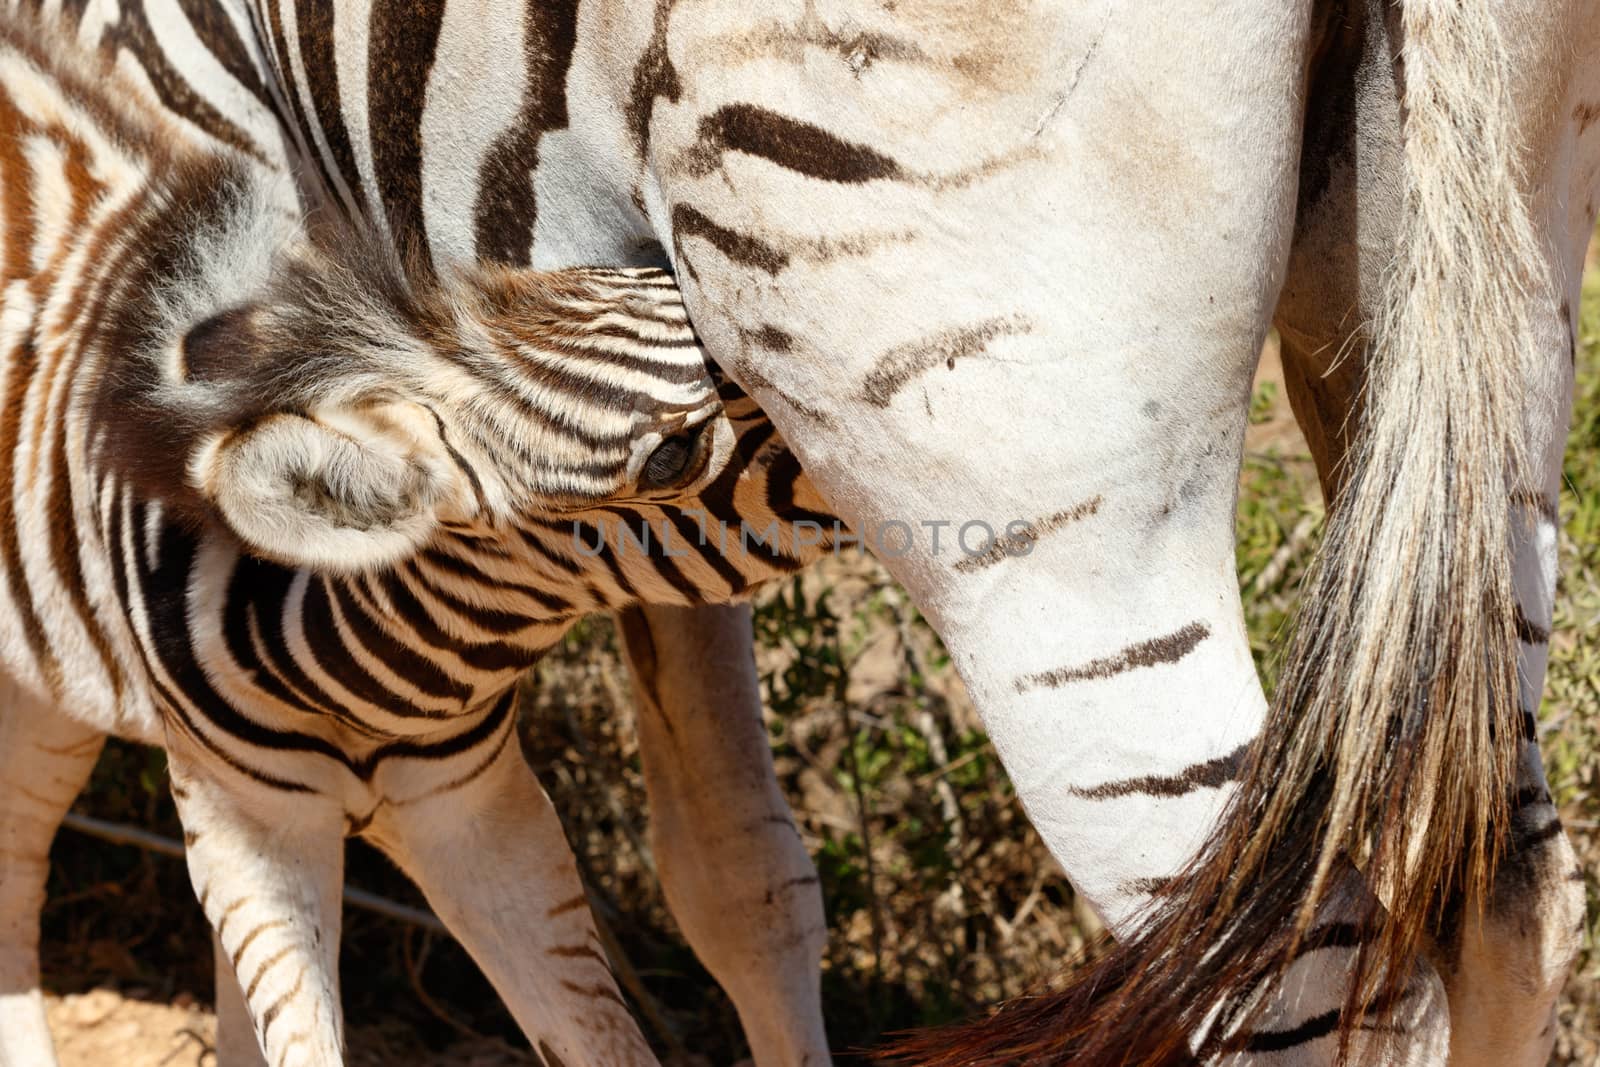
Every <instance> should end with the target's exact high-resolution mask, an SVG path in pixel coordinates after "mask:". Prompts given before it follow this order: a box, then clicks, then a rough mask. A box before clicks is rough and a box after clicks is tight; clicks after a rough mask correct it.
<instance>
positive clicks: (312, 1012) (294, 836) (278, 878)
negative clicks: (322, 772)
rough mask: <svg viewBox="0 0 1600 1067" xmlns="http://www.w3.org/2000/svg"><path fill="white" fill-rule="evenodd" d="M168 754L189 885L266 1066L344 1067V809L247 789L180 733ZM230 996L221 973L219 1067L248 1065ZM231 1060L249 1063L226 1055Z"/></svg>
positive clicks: (314, 797)
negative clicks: (341, 993) (341, 955)
mask: <svg viewBox="0 0 1600 1067" xmlns="http://www.w3.org/2000/svg"><path fill="white" fill-rule="evenodd" d="M168 758H169V766H170V768H171V775H172V795H173V798H174V799H175V800H176V801H177V806H178V817H179V818H180V820H181V821H182V822H183V829H184V842H185V845H186V847H187V860H188V864H189V877H190V879H191V881H192V882H193V884H194V889H195V893H196V895H197V896H198V897H199V898H200V907H201V909H202V910H204V912H205V915H206V919H207V920H208V921H209V922H210V923H211V927H212V931H213V933H214V935H215V942H216V944H217V945H218V946H219V947H220V953H221V958H220V959H219V961H218V966H219V968H220V967H222V966H227V967H229V968H230V969H231V971H232V973H233V976H234V980H235V981H236V982H237V985H238V988H239V989H240V990H242V1000H243V1006H244V1008H245V1010H246V1011H247V1012H248V1017H249V1019H250V1021H251V1022H252V1023H253V1024H254V1032H255V1040H256V1042H257V1044H258V1046H259V1048H260V1050H261V1059H263V1060H264V1062H266V1063H269V1064H271V1065H272V1067H338V1065H340V1064H343V1063H344V1019H343V1014H342V1012H341V1009H340V1005H339V970H338V956H339V930H340V920H341V912H340V908H341V890H342V888H343V883H344V827H345V816H344V810H343V807H342V806H341V805H339V804H337V803H335V802H333V801H331V800H329V799H328V798H326V797H324V796H321V795H320V794H315V793H300V792H285V791H281V790H276V789H273V788H271V787H268V786H264V785H259V784H256V783H251V784H248V785H241V784H240V783H239V782H238V781H237V780H236V779H234V778H232V777H231V771H229V770H228V769H226V768H215V767H213V766H211V765H210V764H211V762H212V761H210V760H208V759H207V758H206V756H205V754H203V753H201V752H199V751H197V749H196V748H195V747H193V746H191V745H190V744H189V743H187V741H186V740H184V739H182V738H180V737H179V736H177V735H176V734H175V733H174V734H173V735H172V736H171V737H170V741H169V747H168ZM231 995H232V991H231V990H230V989H229V987H228V983H227V982H226V981H223V980H222V976H221V975H219V986H218V992H217V998H218V1002H219V1004H218V1006H219V1019H218V1026H219V1033H220V1036H221V1039H223V1040H226V1041H227V1042H228V1047H227V1048H225V1049H224V1048H220V1047H219V1059H220V1062H221V1064H222V1067H236V1063H237V1062H243V1063H245V1064H249V1063H250V1062H251V1060H250V1058H249V1057H248V1056H245V1053H244V1052H243V1051H242V1050H241V1047H240V1046H241V1045H244V1042H243V1040H242V1038H241V1036H240V1033H239V1026H238V1018H239V1015H238V1012H237V1010H230V1009H236V1008H237V1003H235V1004H233V1005H230V1004H229V998H230V996H231ZM245 1047H248V1046H245ZM226 1054H234V1055H241V1056H245V1058H244V1059H243V1060H242V1061H230V1060H227V1059H221V1057H222V1056H223V1055H226Z"/></svg>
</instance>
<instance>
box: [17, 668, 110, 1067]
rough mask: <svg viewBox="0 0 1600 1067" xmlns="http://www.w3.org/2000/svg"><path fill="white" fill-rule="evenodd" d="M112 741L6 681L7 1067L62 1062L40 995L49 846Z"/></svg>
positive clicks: (40, 1066) (38, 1066)
mask: <svg viewBox="0 0 1600 1067" xmlns="http://www.w3.org/2000/svg"><path fill="white" fill-rule="evenodd" d="M104 740H105V737H104V735H102V734H101V733H99V732H98V731H96V730H93V729H90V728H88V727H86V726H82V725H79V724H78V723H76V722H74V721H73V720H71V719H69V718H67V717H66V716H65V715H63V714H62V713H61V712H60V711H58V710H56V709H55V708H53V707H50V706H48V705H45V704H43V703H41V702H40V701H38V700H37V699H36V698H34V697H33V696H31V695H29V694H27V693H25V692H23V691H22V690H20V689H19V688H18V687H17V686H15V685H14V684H13V683H12V682H10V681H9V680H6V681H4V682H0V1067H51V1065H53V1064H54V1063H55V1062H56V1057H55V1052H54V1051H53V1050H52V1048H51V1043H50V1030H49V1028H48V1027H47V1026H46V1025H45V1014H44V1000H43V998H42V997H41V996H40V994H39V909H40V908H41V907H42V906H43V905H44V892H45V880H46V877H47V876H48V874H49V872H50V842H51V840H52V839H53V838H54V837H55V833H56V827H57V826H59V825H60V823H61V817H62V816H63V815H65V814H66V812H67V809H68V808H70V807H71V806H72V801H73V799H74V798H75V797H77V795H78V792H79V790H81V789H82V788H83V784H84V782H85V781H87V780H88V777H89V772H90V771H92V770H93V769H94V763H95V759H96V758H97V757H98V756H99V754H100V748H101V745H102V743H103V742H104Z"/></svg>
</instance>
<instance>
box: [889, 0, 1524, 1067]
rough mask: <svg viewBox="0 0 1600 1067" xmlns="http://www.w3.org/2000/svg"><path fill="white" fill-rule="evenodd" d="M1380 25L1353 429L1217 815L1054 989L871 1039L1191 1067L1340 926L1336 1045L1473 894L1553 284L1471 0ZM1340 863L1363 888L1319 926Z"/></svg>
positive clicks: (1491, 832) (1223, 1043)
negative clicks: (1530, 360)
mask: <svg viewBox="0 0 1600 1067" xmlns="http://www.w3.org/2000/svg"><path fill="white" fill-rule="evenodd" d="M1401 18H1402V24H1403V31H1404V52H1403V63H1404V81H1405V89H1404V105H1405V108H1404V119H1403V132H1402V138H1403V151H1404V170H1405V201H1404V214H1403V218H1402V221H1401V224H1400V229H1399V233H1398V243H1397V249H1396V257H1395V260H1394V263H1393V265H1392V267H1391V269H1390V272H1389V274H1388V276H1387V278H1386V284H1385V289H1384V292H1383V295H1382V305H1381V310H1380V312H1379V314H1378V315H1377V317H1376V321H1375V323H1374V324H1373V327H1372V338H1371V340H1372V344H1371V346H1370V357H1369V363H1368V369H1367V380H1366V391H1365V395H1364V398H1363V400H1364V410H1363V415H1362V420H1361V424H1360V427H1359V432H1358V435H1357V440H1356V441H1355V443H1354V445H1353V447H1352V450H1351V454H1350V456H1349V457H1348V460H1347V467H1346V469H1345V470H1344V471H1343V472H1342V474H1343V476H1344V477H1343V482H1342V488H1341V490H1340V492H1339V494H1338V498H1337V500H1336V501H1335V502H1334V506H1333V507H1332V508H1331V509H1330V516H1329V521H1328V528H1327V533H1326V536H1325V539H1324V542H1323V545H1322V548H1321V551H1320V554H1319V557H1318V559H1317V561H1316V562H1315V564H1314V566H1313V570H1312V574H1311V577H1310V578H1309V579H1308V585H1307V589H1306V594H1305V597H1304V601H1303V604H1302V607H1301V611H1300V616H1299V619H1298V621H1297V625H1296V630H1295V633H1294V636H1293V637H1292V638H1291V640H1290V644H1289V648H1288V653H1287V658H1286V661H1285V666H1284V670H1283V675H1282V680H1281V682H1280V684H1279V688H1278V691H1277V694H1276V697H1275V699H1274V700H1273V702H1272V706H1271V710H1270V712H1269V716H1268V720H1267V724H1266V727H1265V729H1264V732H1263V734H1262V736H1261V737H1260V738H1259V739H1258V741H1257V744H1256V747H1255V750H1254V755H1253V757H1252V759H1251V760H1250V762H1249V766H1248V769H1247V770H1246V772H1245V774H1244V775H1243V777H1242V778H1241V780H1240V781H1239V783H1238V788H1237V791H1236V793H1235V795H1234V797H1233V798H1232V801H1231V803H1230V805H1229V806H1228V809H1227V811H1226V814H1225V816H1224V819H1223V822H1222V824H1221V825H1220V827H1219V828H1218V832H1217V834H1216V836H1215V837H1214V839H1213V840H1212V842H1211V843H1210V844H1209V845H1208V846H1207V847H1206V849H1204V850H1203V852H1202V854H1201V855H1200V856H1199V857H1197V859H1196V860H1195V861H1194V862H1193V863H1192V864H1191V865H1190V867H1189V868H1187V869H1186V870H1185V871H1184V872H1183V873H1182V874H1181V875H1180V876H1179V877H1178V878H1176V879H1175V880H1174V881H1173V883H1172V884H1171V885H1170V886H1169V887H1168V889H1167V890H1166V891H1165V892H1164V893H1163V894H1162V895H1161V897H1160V899H1159V900H1158V901H1157V903H1156V904H1155V905H1154V906H1153V908H1152V910H1151V912H1150V914H1149V915H1148V916H1147V918H1146V921H1145V922H1144V923H1143V924H1142V925H1141V926H1140V928H1139V930H1138V932H1137V933H1135V934H1134V935H1133V937H1132V938H1131V939H1130V940H1129V941H1128V942H1127V943H1126V944H1125V945H1123V946H1122V947H1120V948H1119V949H1117V950H1116V951H1114V952H1113V953H1112V954H1111V955H1110V956H1109V957H1108V958H1107V959H1105V960H1104V961H1102V962H1101V963H1099V964H1096V965H1094V966H1092V967H1089V968H1087V969H1086V970H1084V971H1082V972H1080V973H1079V974H1076V975H1074V977H1073V979H1072V983H1071V985H1069V986H1068V987H1067V989H1066V990H1065V991H1064V992H1061V993H1057V994H1052V995H1046V996H1040V997H1036V998H1031V999H1026V1000H1023V1001H1018V1002H1013V1003H1012V1004H1009V1005H1007V1006H1005V1007H1003V1008H1001V1009H1000V1010H999V1011H998V1012H996V1013H995V1014H994V1015H992V1016H991V1017H989V1018H988V1019H986V1020H982V1021H979V1022H975V1023H970V1024H966V1025H964V1026H959V1027H956V1028H952V1029H949V1030H943V1031H938V1030H936V1031H931V1032H927V1033H923V1034H918V1035H913V1036H912V1037H911V1038H909V1039H907V1040H905V1041H903V1042H902V1043H901V1044H899V1045H898V1046H896V1047H893V1048H891V1049H890V1050H889V1051H888V1052H886V1053H885V1055H886V1056H887V1057H889V1058H897V1059H900V1060H906V1061H912V1062H916V1063H920V1064H925V1065H928V1067H955V1065H958V1064H959V1065H975V1064H1058V1063H1077V1064H1090V1065H1093V1067H1103V1065H1114V1064H1139V1065H1141V1067H1149V1065H1158V1064H1179V1063H1190V1064H1192V1063H1195V1062H1196V1061H1197V1058H1198V1059H1200V1060H1204V1059H1207V1058H1209V1057H1210V1056H1212V1055H1215V1054H1217V1053H1219V1052H1225V1051H1229V1050H1231V1049H1232V1048H1235V1047H1238V1046H1239V1045H1240V1044H1242V1039H1243V1037H1244V1036H1247V1024H1248V1022H1249V1021H1250V1016H1251V1013H1252V1011H1253V1010H1255V1008H1256V1007H1258V1006H1259V1003H1260V1001H1261V999H1262V997H1261V991H1262V989H1263V987H1264V985H1266V984H1267V983H1271V982H1272V981H1273V980H1274V979H1276V978H1278V977H1279V976H1281V975H1282V973H1283V971H1284V970H1285V968H1286V967H1287V966H1288V965H1289V964H1291V963H1292V962H1293V961H1294V960H1295V959H1296V958H1297V957H1298V956H1299V955H1300V954H1302V953H1303V952H1305V951H1306V950H1308V949H1309V948H1311V947H1314V946H1315V945H1316V944H1319V943H1327V942H1329V941H1331V940H1336V939H1338V940H1340V943H1352V942H1354V943H1359V945H1360V946H1361V947H1360V949H1359V950H1358V952H1357V954H1356V962H1355V966H1354V973H1353V974H1352V975H1351V976H1350V986H1349V988H1348V993H1347V998H1346V1001H1345V1004H1344V1009H1343V1011H1342V1013H1341V1016H1340V1019H1339V1023H1338V1025H1339V1027H1340V1035H1341V1043H1342V1047H1343V1048H1344V1049H1345V1051H1346V1053H1347V1054H1348V1053H1349V1051H1350V1048H1351V1046H1350V1041H1349V1039H1350V1036H1351V1034H1352V1033H1353V1031H1354V1028H1356V1027H1358V1026H1359V1027H1360V1028H1362V1029H1363V1030H1368V1031H1372V1032H1375V1033H1381V1032H1383V1031H1384V1030H1385V1029H1386V1028H1387V1027H1386V1024H1387V1023H1388V1022H1389V1021H1391V1020H1392V1018H1393V1015H1394V1012H1395V1009H1396V1007H1397V1005H1398V1003H1399V1001H1400V1000H1401V999H1402V998H1403V996H1404V993H1405V990H1406V987H1407V985H1408V983H1409V982H1410V981H1411V980H1412V978H1413V976H1414V974H1415V964H1414V961H1415V960H1416V958H1417V956H1418V954H1419V953H1420V952H1421V951H1422V950H1423V949H1424V948H1425V947H1426V946H1427V944H1428V942H1429V939H1430V935H1431V934H1433V933H1434V932H1435V931H1436V930H1438V929H1439V928H1440V926H1441V924H1442V923H1443V922H1445V921H1446V920H1447V917H1448V916H1449V915H1450V914H1451V913H1452V909H1454V908H1459V907H1471V906H1474V902H1482V901H1483V900H1484V899H1485V893H1486V892H1487V890H1488V887H1489V884H1490V882H1491V881H1492V879H1493V876H1494V868H1495V864H1496V861H1497V858H1498V856H1499V854H1500V852H1501V848H1502V839H1501V834H1502V831H1503V829H1504V828H1505V827H1506V826H1507V825H1508V823H1509V807H1510V803H1511V797H1512V794H1513V783H1514V778H1515V773H1516V763H1515V761H1516V756H1517V750H1518V745H1517V744H1516V740H1517V739H1518V737H1519V736H1520V735H1521V734H1522V733H1523V712H1522V710H1521V708H1520V706H1519V699H1518V689H1517V656H1518V643H1517V636H1516V630H1515V618H1516V599H1515V591H1514V588H1513V579H1512V561H1511V550H1510V546H1511V543H1512V537H1513V533H1514V529H1513V518H1512V516H1513V512H1514V510H1515V509H1514V499H1515V496H1516V487H1517V486H1518V485H1519V484H1520V482H1519V479H1520V478H1521V476H1522V473H1523V470H1524V468H1523V464H1522V460H1521V450H1522V441H1523V439H1524V417H1525V415H1524V391H1523V388H1522V368H1523V359H1524V358H1525V356H1527V355H1530V354H1531V353H1533V352H1535V351H1536V349H1537V342H1536V337H1537V335H1536V331H1535V330H1534V327H1533V316H1534V311H1535V310H1536V309H1538V308H1542V307H1543V303H1542V302H1543V300H1544V299H1545V298H1546V297H1547V296H1548V293H1549V290H1548V288H1547V287H1548V285H1549V281H1548V278H1547V270H1546V268H1545V267H1544V266H1543V265H1542V263H1543V261H1542V257H1541V255H1540V247H1539V244H1538V241H1537V239H1536V238H1535V236H1534V231H1533V228H1532V224H1531V221H1530V219H1529V216H1528V211H1527V207H1526V205H1525V203H1524V200H1523V197H1522V191H1521V184H1520V182H1519V180H1518V162H1517V161H1518V157H1519V144H1518V140H1517V137H1516V120H1515V111H1514V109H1513V102H1512V93H1511V84H1512V78H1511V75H1512V70H1513V68H1512V61H1511V57H1510V55H1509V51H1508V48H1507V46H1506V42H1505V41H1504V40H1503V39H1502V37H1501V27H1500V26H1499V25H1498V24H1497V15H1496V4H1495V3H1494V0H1405V3H1404V8H1403V12H1402V16H1401ZM1352 860H1353V861H1354V862H1355V863H1357V864H1358V865H1359V866H1361V868H1362V869H1363V870H1364V871H1365V872H1366V880H1367V884H1368V886H1369V887H1370V888H1371V889H1372V890H1373V891H1374V892H1375V893H1376V895H1377V897H1378V898H1379V899H1380V900H1381V904H1382V906H1381V907H1377V906H1368V907H1366V908H1365V909H1364V913H1363V916H1362V918H1361V919H1360V920H1359V921H1358V922H1357V923H1355V924H1353V925H1352V924H1341V926H1340V927H1339V928H1337V929H1322V930H1318V929H1315V928H1314V927H1313V920H1314V919H1315V918H1316V917H1317V915H1318V912H1319V911H1320V910H1321V909H1322V908H1323V907H1324V906H1325V905H1327V904H1328V903H1329V902H1330V901H1331V900H1333V899H1334V897H1335V895H1336V893H1337V891H1338V888H1339V886H1338V881H1339V880H1338V879H1337V877H1336V875H1337V874H1338V872H1339V871H1340V870H1341V869H1345V868H1344V865H1345V864H1347V863H1348V862H1350V861H1352ZM1202 1034H1204V1037H1205V1047H1204V1048H1201V1049H1198V1050H1197V1049H1195V1048H1194V1047H1193V1043H1194V1042H1195V1040H1196V1038H1197V1037H1198V1036H1199V1035H1202ZM1197 1054H1198V1055H1197Z"/></svg>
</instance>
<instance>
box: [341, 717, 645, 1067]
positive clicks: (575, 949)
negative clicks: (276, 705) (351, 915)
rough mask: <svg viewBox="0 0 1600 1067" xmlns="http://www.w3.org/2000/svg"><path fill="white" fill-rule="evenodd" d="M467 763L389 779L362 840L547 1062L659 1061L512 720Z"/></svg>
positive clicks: (614, 1065) (589, 1065)
mask: <svg viewBox="0 0 1600 1067" xmlns="http://www.w3.org/2000/svg"><path fill="white" fill-rule="evenodd" d="M486 751H492V753H493V754H492V755H491V756H489V757H488V760H487V762H485V760H484V753H485V752H486ZM460 762H461V763H462V766H460V767H458V768H457V767H448V766H431V767H430V766H425V765H421V764H419V767H420V771H419V774H421V775H427V776H428V782H429V783H430V784H425V785H423V786H422V787H421V788H420V789H419V788H417V785H418V782H419V781H420V778H411V777H410V776H407V777H405V778H403V777H401V775H403V774H405V773H406V772H405V770H404V769H402V770H401V771H400V772H398V773H397V774H396V775H395V776H394V777H393V778H386V780H385V782H384V793H385V795H386V796H388V797H390V798H392V799H391V800H390V801H389V802H388V803H386V804H384V805H383V806H381V807H380V808H379V809H378V810H377V811H376V812H375V813H374V815H373V818H372V822H371V824H370V825H369V826H368V827H367V828H366V829H365V830H364V831H363V836H364V837H366V838H367V839H368V840H370V841H371V842H372V843H373V844H375V845H377V846H378V847H379V848H381V849H383V850H384V852H386V853H387V854H388V855H389V857H390V858H391V859H393V860H394V861H395V863H396V864H398V865H399V866H400V868H401V869H402V870H404V871H405V872H406V873H407V874H409V875H410V876H411V877H412V879H413V880H415V881H416V883H417V885H418V886H419V887H420V888H421V889H422V891H423V893H425V894H426V895H427V898H428V902H429V904H431V905H432V906H433V909H434V911H435V912H437V913H438V915H439V918H440V919H442V920H443V921H444V923H445V925H446V926H448V927H449V928H450V932H451V933H452V934H454V935H455V936H456V939H457V940H459V941H460V942H461V944H462V945H463V946H464V947H465V948H466V950H467V951H468V952H469V953H471V954H472V958H473V959H474V960H476V961H477V962H478V966H479V967H481V968H482V969H483V973H484V974H485V975H486V976H487V977H488V978H489V981H490V982H492V983H494V987H495V989H496V990H498V991H499V993H500V996H501V998H502V999H503V1000H504V1001H505V1003H506V1007H508V1008H509V1009H511V1014H512V1015H513V1016H514V1017H515V1018H516V1020H517V1023H518V1025H520V1026H521V1027H522V1031H523V1033H525V1034H527V1035H528V1038H529V1040H531V1041H532V1042H533V1043H534V1047H535V1048H537V1049H538V1050H539V1052H540V1054H541V1055H542V1056H543V1057H544V1060H545V1062H546V1063H552V1064H554V1063H560V1064H563V1065H565V1067H601V1065H604V1067H623V1065H634V1064H644V1065H650V1064H654V1063H655V1062H656V1060H655V1057H654V1055H652V1053H651V1052H650V1048H649V1046H648V1045H647V1044H646V1043H645V1040H644V1037H643V1036H642V1035H641V1034H640V1032H639V1028H638V1025H637V1024H636V1023H635V1022H634V1020H633V1016H632V1015H631V1014H630V1013H629V1011H628V1007H627V1005H626V1004H625V1003H623V1000H622V997H621V995H620V994H619V993H618V992H617V985H616V982H615V980H614V979H613V978H612V976H611V970H610V967H609V966H608V965H607V963H606V958H605V955H604V954H603V953H602V951H601V948H600V939H599V935H598V934H597V933H596V932H595V927H594V919H593V916H592V915H591V914H590V912H589V901H588V897H587V896H586V895H585V893H584V889H583V883H582V882H581V881H579V879H578V871H577V866H576V864H575V863H574V862H573V859H572V851H571V849H569V848H568V847H567V840H566V837H565V835H564V834H563V832H562V829H561V821H560V820H559V819H558V818H557V817H556V812H555V808H554V807H553V806H552V805H551V803H550V798H549V797H548V796H546V795H545V792H544V789H543V788H541V787H540V785H539V782H538V779H536V778H535V777H534V775H533V772H532V771H531V770H530V769H529V768H528V765H527V763H526V761H524V759H523V758H522V753H521V750H520V749H519V748H518V746H517V743H516V737H515V732H514V728H513V727H512V726H511V724H510V722H509V721H508V723H507V725H506V727H505V728H504V732H503V733H502V734H501V735H500V740H499V741H498V742H497V741H496V740H494V739H490V740H488V741H485V742H483V743H481V744H480V745H478V746H477V747H476V748H474V749H473V750H471V751H469V752H468V753H466V754H465V756H464V757H462V758H461V759H460ZM385 773H386V774H387V773H388V772H387V771H386V772H385ZM433 783H437V784H433ZM407 798H414V799H407Z"/></svg>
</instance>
